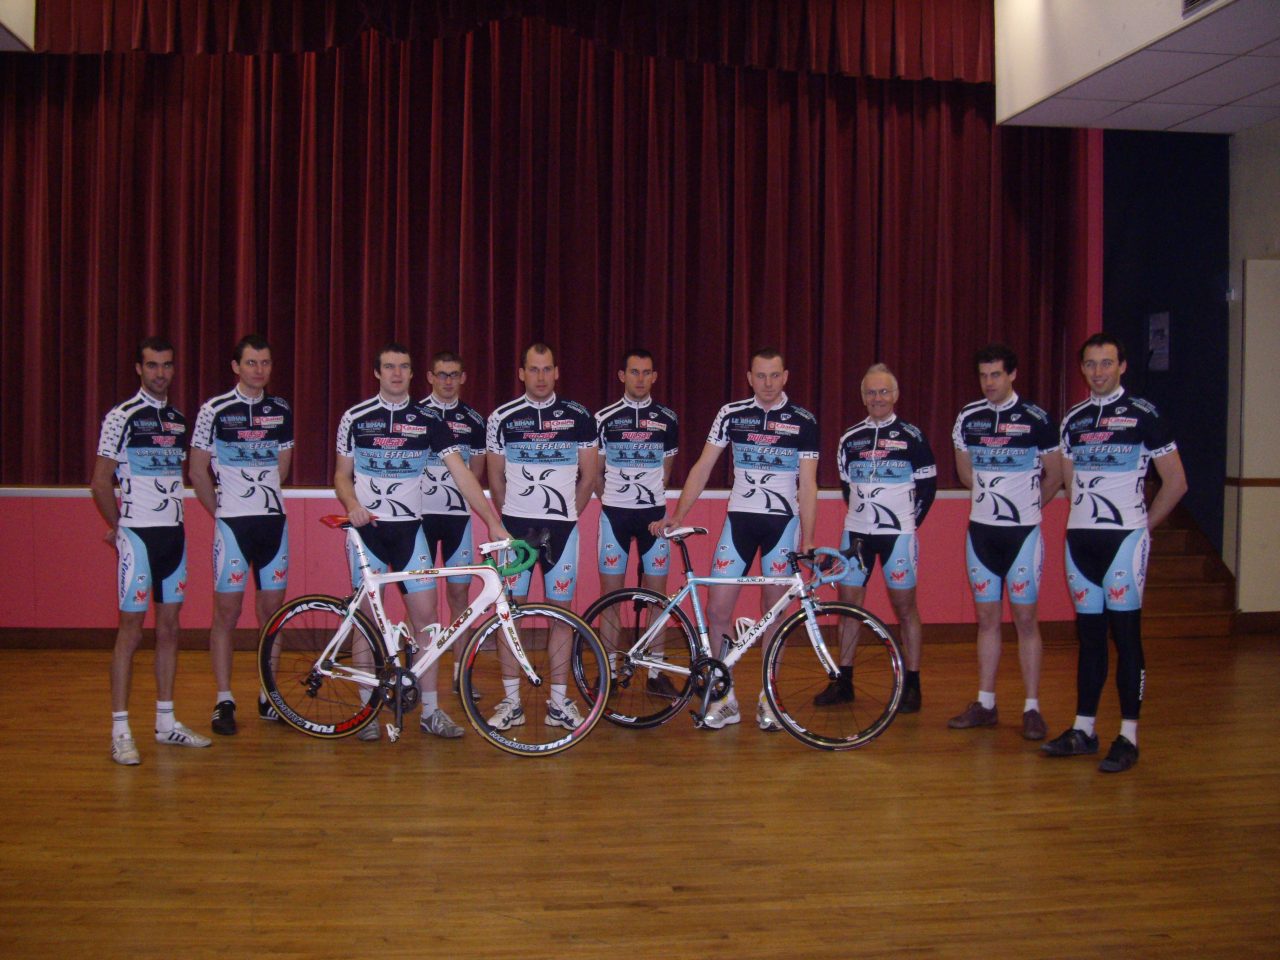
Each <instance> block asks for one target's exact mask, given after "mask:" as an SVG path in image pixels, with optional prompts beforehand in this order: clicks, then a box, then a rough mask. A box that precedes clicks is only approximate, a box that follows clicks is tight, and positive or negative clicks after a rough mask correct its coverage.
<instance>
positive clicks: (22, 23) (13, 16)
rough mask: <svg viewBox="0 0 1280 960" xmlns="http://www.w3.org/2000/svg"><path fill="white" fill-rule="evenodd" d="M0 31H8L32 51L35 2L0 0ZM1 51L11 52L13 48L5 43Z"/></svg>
mask: <svg viewBox="0 0 1280 960" xmlns="http://www.w3.org/2000/svg"><path fill="white" fill-rule="evenodd" d="M0 30H8V32H9V33H10V34H12V35H13V37H14V38H16V39H17V40H18V41H19V42H20V43H22V44H24V45H26V47H27V49H34V47H35V45H36V0H0ZM5 39H7V38H5ZM3 49H6V50H12V49H14V47H13V45H12V44H9V43H6V44H5V45H4V47H3Z"/></svg>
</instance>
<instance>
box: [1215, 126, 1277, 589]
mask: <svg viewBox="0 0 1280 960" xmlns="http://www.w3.org/2000/svg"><path fill="white" fill-rule="evenodd" d="M1230 243H1231V273H1230V280H1229V283H1230V286H1231V289H1232V290H1233V291H1235V295H1234V298H1233V300H1232V302H1231V305H1230V306H1231V309H1230V324H1231V329H1230V341H1231V353H1230V366H1229V370H1228V377H1229V378H1230V384H1229V408H1228V418H1227V423H1228V433H1227V476H1228V478H1234V479H1236V480H1243V481H1245V483H1248V482H1250V481H1252V482H1254V483H1259V482H1262V483H1267V482H1275V483H1280V419H1277V417H1278V415H1280V376H1278V375H1277V370H1280V121H1274V122H1272V123H1269V124H1266V125H1264V126H1261V127H1254V128H1253V129H1251V130H1246V131H1244V132H1243V133H1238V134H1236V135H1235V136H1234V137H1232V138H1231V241H1230ZM1224 496H1225V503H1224V507H1225V518H1224V525H1223V526H1224V529H1223V554H1224V556H1223V559H1224V560H1225V561H1226V562H1227V565H1228V566H1230V567H1231V568H1232V571H1233V572H1234V573H1235V575H1236V582H1237V587H1238V591H1237V596H1238V606H1239V609H1240V610H1242V611H1244V612H1247V613H1254V612H1274V611H1280V578H1278V577H1277V576H1276V571H1277V569H1280V486H1266V485H1261V486H1241V485H1235V484H1231V483H1228V486H1227V487H1226V489H1225V491H1224Z"/></svg>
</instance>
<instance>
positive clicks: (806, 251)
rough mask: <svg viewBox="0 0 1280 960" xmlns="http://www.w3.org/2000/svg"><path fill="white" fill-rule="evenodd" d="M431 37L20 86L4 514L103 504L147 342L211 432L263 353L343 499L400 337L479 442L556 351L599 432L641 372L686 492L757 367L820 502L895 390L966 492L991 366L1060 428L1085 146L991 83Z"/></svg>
mask: <svg viewBox="0 0 1280 960" xmlns="http://www.w3.org/2000/svg"><path fill="white" fill-rule="evenodd" d="M106 6H108V7H114V8H123V7H133V8H136V9H138V10H142V9H144V8H145V9H147V10H151V11H154V10H159V9H161V8H166V9H168V10H169V12H170V13H171V14H172V15H173V16H177V15H178V14H177V11H179V10H186V9H188V7H195V8H198V9H205V8H206V7H210V6H211V5H210V4H203V3H192V4H177V3H165V4H161V3H159V2H156V0H152V2H150V3H143V2H142V0H136V2H134V3H125V2H124V0H118V2H116V3H115V4H107V5H106ZM218 6H219V8H221V7H222V6H224V5H218ZM230 6H231V7H236V5H234V4H232V5H230ZM321 6H322V7H324V8H325V9H330V8H329V7H327V6H325V5H321ZM411 6H412V5H411ZM450 6H451V7H452V5H450ZM464 6H465V5H464ZM545 6H548V7H549V6H551V5H550V4H547V5H545ZM562 6H563V8H564V9H566V10H567V9H572V8H574V5H571V4H564V5H562ZM827 6H828V5H827V4H820V3H818V2H816V0H814V2H811V3H809V4H808V5H807V7H808V9H810V10H816V9H821V8H823V7H827ZM898 6H902V4H887V3H879V4H878V3H873V2H871V0H868V2H867V3H866V4H865V7H866V9H867V10H871V9H872V8H876V9H880V8H882V7H898ZM917 6H919V8H920V9H923V10H928V9H929V8H930V7H931V5H930V4H922V5H917ZM784 7H786V5H785V4H777V5H772V4H762V5H760V7H759V9H761V10H763V11H764V13H761V14H760V16H761V17H762V18H765V19H768V16H769V15H774V16H775V18H776V16H779V15H780V14H779V11H781V10H783V8H784ZM237 9H239V8H237ZM397 9H399V8H397ZM366 12H367V11H366ZM918 16H921V15H919V14H918ZM393 26H394V24H393ZM400 26H401V27H403V26H404V24H403V23H401V24H400ZM46 29H47V28H46ZM409 32H411V33H415V34H416V35H415V37H414V38H413V39H407V40H405V39H396V38H395V37H394V36H393V31H390V30H383V29H373V30H369V29H366V30H364V31H362V32H360V33H358V35H357V37H356V40H355V41H354V42H352V43H349V44H346V45H343V46H331V47H325V48H324V49H318V50H314V51H309V52H301V53H298V52H291V53H261V54H254V55H251V56H246V55H239V54H217V55H211V54H190V55H165V56H158V55H154V54H149V53H145V52H116V53H103V54H97V55H94V56H55V55H40V56H22V55H6V56H0V245H2V246H0V317H2V319H3V353H2V355H0V364H2V366H0V373H2V380H3V382H2V383H0V400H2V401H3V403H4V406H5V414H4V422H5V430H4V433H3V437H2V438H0V482H5V483H83V482H85V479H86V478H87V476H88V473H89V470H90V467H91V461H92V458H93V442H94V439H95V436H96V432H97V427H98V423H99V421H100V419H101V416H102V414H103V412H104V411H105V410H106V409H107V408H108V407H109V406H110V405H111V404H112V403H114V402H116V401H117V400H119V399H120V398H122V397H123V396H125V395H126V394H127V393H128V392H130V391H132V390H133V389H135V388H136V385H137V379H136V377H135V375H134V373H133V368H132V362H131V361H132V349H133V346H134V344H135V343H136V341H137V339H138V338H139V337H140V336H142V335H144V334H146V333H151V332H166V333H168V334H169V335H170V337H171V338H172V339H173V340H174V342H175V343H176V345H177V349H178V361H179V373H178V380H177V382H176V385H175V400H176V401H177V402H178V403H179V404H180V405H181V407H182V408H183V409H184V410H186V411H187V413H188V415H190V416H194V413H195V410H196V408H197V407H198V405H199V402H200V400H201V399H202V398H204V397H207V396H209V395H212V394H213V393H214V392H217V391H220V390H223V389H226V387H227V386H228V385H229V382H230V376H231V375H230V369H229V356H228V353H229V350H230V346H231V344H232V343H233V342H234V341H235V340H236V339H237V338H238V337H239V336H241V335H243V334H244V333H246V332H249V331H255V330H257V331H261V332H263V333H265V334H266V335H267V336H268V338H269V339H270V340H271V341H272V343H273V346H274V352H275V355H276V358H277V369H276V375H275V387H276V389H278V390H279V391H280V392H281V393H282V394H284V395H285V396H288V397H290V398H291V399H292V400H293V403H294V405H295V408H296V409H297V411H298V413H299V422H300V423H301V424H302V425H303V426H302V430H301V436H300V444H299V451H298V454H297V458H296V460H295V463H296V467H295V479H296V481H297V482H298V483H302V484H314V485H327V484H328V482H329V478H330V476H331V471H332V466H333V438H332V431H333V429H334V427H335V425H336V423H337V419H338V416H339V414H340V412H341V411H342V410H343V409H344V408H345V407H347V406H348V405H350V404H351V403H354V402H355V401H356V400H359V399H361V398H363V397H365V396H367V395H369V394H371V393H373V391H374V388H375V384H374V381H373V380H372V377H371V374H370V365H371V362H372V351H373V350H374V349H376V347H377V345H378V344H379V343H381V342H383V341H384V340H386V339H388V338H391V337H395V338H397V339H401V340H404V341H406V342H408V343H409V344H410V345H411V346H412V347H413V350H414V352H415V355H416V357H417V358H418V360H419V361H420V362H422V363H424V364H425V361H426V358H427V357H428V356H429V355H430V354H431V353H433V352H435V351H437V350H441V349H459V350H460V351H461V352H462V353H463V354H464V356H465V358H466V361H467V365H468V369H469V371H470V379H469V382H468V396H469V399H470V400H471V401H472V402H473V403H475V404H476V405H477V406H478V407H480V408H481V409H482V410H484V411H487V410H489V409H492V408H493V406H495V405H496V404H497V403H499V402H502V401H504V400H506V399H509V398H510V397H511V396H514V395H515V394H516V393H517V392H518V390H519V386H518V383H517V381H516V377H515V367H516V364H517V360H518V354H519V349H520V347H521V346H522V345H524V344H525V343H527V342H528V341H530V340H532V339H535V338H537V339H545V340H547V341H549V342H550V343H552V344H553V345H555V346H557V347H558V349H559V359H560V370H561V378H562V379H561V386H562V390H561V393H562V395H564V396H568V397H571V398H575V399H578V400H580V401H582V402H583V403H585V404H587V405H588V406H590V407H598V406H601V405H603V404H604V403H605V402H607V401H609V400H611V399H613V398H614V396H615V394H616V393H617V392H618V389H619V387H618V383H617V380H616V379H615V377H614V370H615V369H616V367H617V359H618V354H619V352H620V351H621V350H622V349H624V348H625V347H626V346H628V345H631V344H641V345H644V346H647V347H648V348H649V349H651V350H652V351H653V352H654V353H655V354H656V356H657V357H658V365H659V368H660V371H661V373H662V377H661V379H660V382H659V385H658V389H657V393H658V394H659V395H660V398H661V399H662V400H663V401H664V402H666V403H669V404H670V405H671V406H673V407H674V408H675V409H676V410H677V411H679V412H680V413H681V415H682V417H683V421H684V427H685V442H684V445H683V453H682V456H681V460H680V462H679V463H678V464H677V468H676V475H675V476H676V480H677V482H679V480H680V478H681V477H682V476H683V474H684V472H685V470H687V467H688V466H689V465H690V464H691V463H692V460H693V458H694V457H696V455H697V453H698V452H699V450H700V448H701V442H702V438H703V436H705V431H706V429H707V427H708V426H709V424H710V421H711V418H712V416H713V415H714V412H715V410H716V409H717V408H718V406H719V405H720V404H721V403H723V402H725V401H726V400H728V399H732V398H737V397H740V396H744V395H746V394H747V392H748V390H747V384H746V381H745V369H746V361H747V356H748V354H749V352H750V350H751V349H752V348H753V347H756V346H759V345H762V344H768V343H772V344H776V345H778V346H779V347H781V348H782V349H783V350H784V351H785V352H786V354H787V358H788V365H789V368H790V370H791V383H790V387H789V389H790V392H791V393H792V394H793V396H795V397H796V399H797V400H798V401H800V402H801V403H803V404H805V405H807V406H809V407H810V408H811V409H813V410H814V411H815V413H817V415H818V416H819V419H820V422H821V425H822V435H823V443H824V452H825V453H826V454H828V455H827V456H825V457H824V460H823V464H822V467H821V473H820V476H821V480H822V482H823V483H824V484H827V485H833V484H834V483H835V474H834V457H832V456H830V453H831V452H832V451H833V450H834V446H835V442H836V439H837V438H838V437H839V435H840V433H841V432H842V430H843V429H844V428H845V427H847V426H848V425H849V424H850V423H852V422H854V421H855V420H857V419H860V418H861V416H863V415H865V411H863V409H862V406H861V403H860V401H859V398H858V393H857V382H858V380H859V378H860V376H861V372H862V370H863V369H865V367H866V366H867V365H869V364H870V363H872V362H874V361H877V360H883V361H885V362H887V363H889V364H890V365H891V366H892V367H894V368H895V369H896V370H897V371H898V373H899V377H900V379H901V382H902V388H903V398H902V403H901V406H900V410H901V412H902V413H903V415H904V416H906V417H907V418H908V419H911V420H914V421H915V422H917V423H919V424H920V425H921V426H922V427H923V428H924V429H925V430H926V432H927V433H928V434H929V436H930V437H931V439H932V441H933V444H934V447H935V450H936V451H937V452H938V453H939V455H940V461H941V464H942V467H943V474H944V482H946V481H947V480H948V479H949V475H948V471H949V470H950V457H949V456H948V455H947V454H946V448H947V446H948V444H949V439H948V437H949V434H950V428H951V423H952V420H953V418H954V416H955V412H956V410H957V409H958V408H959V406H960V405H961V404H962V403H963V402H964V401H965V400H968V399H972V396H973V395H974V394H975V383H974V377H973V371H972V369H971V364H970V362H969V358H970V356H971V354H972V351H973V349H974V348H976V347H977V346H979V345H981V344H982V343H985V342H986V341H987V340H989V339H992V338H1001V339H1005V340H1007V341H1008V342H1010V343H1011V344H1012V345H1013V346H1014V347H1015V349H1018V350H1019V352H1020V353H1021V354H1022V355H1023V356H1024V358H1025V359H1024V361H1023V367H1022V370H1021V371H1020V376H1019V385H1020V387H1022V388H1023V389H1024V390H1025V391H1026V392H1027V393H1028V394H1029V395H1031V396H1034V397H1037V398H1041V402H1042V403H1045V404H1046V405H1049V406H1051V407H1053V408H1054V410H1055V412H1057V411H1059V410H1060V409H1061V407H1060V406H1058V404H1059V398H1060V397H1061V396H1062V394H1063V390H1064V386H1063V383H1064V371H1065V369H1066V354H1065V350H1066V344H1065V341H1064V338H1063V336H1062V333H1061V331H1062V330H1063V329H1064V328H1065V325H1066V323H1067V322H1068V321H1070V320H1071V318H1073V317H1078V316H1079V315H1080V314H1081V313H1082V312H1083V309H1084V306H1083V304H1084V296H1085V292H1084V289H1083V282H1082V277H1083V262H1084V249H1083V245H1082V244H1081V242H1080V240H1079V237H1080V235H1081V231H1080V224H1081V222H1082V220H1083V218H1084V216H1085V211H1084V209H1083V208H1082V207H1081V204H1080V200H1079V197H1080V189H1079V186H1078V184H1079V183H1080V182H1082V179H1083V178H1081V177H1080V175H1079V174H1080V165H1081V163H1082V158H1083V156H1084V150H1083V143H1084V141H1083V139H1082V137H1081V136H1080V135H1078V134H1075V133H1072V132H1069V131H1060V130H1029V129H997V128H995V126H994V124H993V120H992V113H993V91H992V88H991V86H990V85H989V84H971V83H960V82H947V83H939V82H934V81H928V80H922V81H904V80H876V79H868V78H865V77H849V76H842V75H836V74H833V73H811V72H798V71H789V70H779V69H774V70H760V69H747V68H741V67H736V66H731V65H713V64H710V63H704V62H699V61H696V60H690V59H684V58H674V59H668V58H662V57H653V56H645V55H642V54H639V53H629V52H625V51H622V50H619V49H616V48H614V47H612V46H610V45H606V44H604V43H601V42H597V41H595V40H591V39H586V38H584V37H583V35H582V34H581V32H580V31H577V30H575V29H571V28H570V27H567V26H559V25H556V24H554V23H551V22H549V20H548V19H545V18H543V17H517V18H508V19H503V20H498V21H493V22H489V23H486V24H485V25H483V26H482V27H480V28H478V29H474V30H470V31H464V32H459V33H457V34H456V35H451V36H434V37H431V36H427V35H426V31H420V30H410V31H409ZM671 42H674V41H671ZM322 46H323V45H322ZM695 46H696V45H695ZM738 46H740V45H738ZM810 46H812V45H810ZM423 380H424V382H423V383H422V384H421V388H422V392H423V393H425V392H426V389H427V386H426V384H425V377H424V378H423ZM719 479H720V480H721V481H723V477H721V478H719Z"/></svg>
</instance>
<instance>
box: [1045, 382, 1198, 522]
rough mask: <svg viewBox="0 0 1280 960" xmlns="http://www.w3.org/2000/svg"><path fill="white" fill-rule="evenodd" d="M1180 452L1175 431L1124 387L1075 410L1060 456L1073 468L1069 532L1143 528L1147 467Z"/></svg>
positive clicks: (1066, 420)
mask: <svg viewBox="0 0 1280 960" xmlns="http://www.w3.org/2000/svg"><path fill="white" fill-rule="evenodd" d="M1177 449H1178V446H1177V444H1176V443H1174V440H1173V431H1172V429H1171V428H1170V426H1169V424H1168V422H1167V421H1165V420H1164V419H1163V418H1162V417H1161V416H1160V414H1159V413H1158V412H1157V411H1156V408H1155V406H1154V405H1153V404H1151V403H1150V402H1148V401H1146V400H1143V399H1142V398H1141V397H1134V396H1131V395H1129V394H1128V393H1126V392H1125V389H1124V387H1121V388H1120V389H1118V390H1117V391H1116V392H1115V393H1113V394H1111V395H1110V396H1107V397H1094V396H1091V397H1089V399H1088V400H1085V401H1083V402H1081V403H1078V404H1076V405H1075V406H1074V407H1072V408H1071V409H1070V410H1069V411H1068V412H1067V415H1066V417H1064V418H1063V420H1062V452H1063V455H1064V456H1065V457H1066V458H1067V459H1068V460H1069V461H1071V467H1072V478H1071V513H1070V514H1069V515H1068V517H1067V528H1068V529H1077V530H1140V529H1142V528H1143V527H1145V526H1146V525H1147V504H1146V500H1145V499H1144V497H1143V494H1144V490H1143V486H1144V484H1143V481H1144V480H1145V478H1146V476H1147V467H1148V465H1149V464H1150V462H1151V459H1152V458H1153V457H1163V456H1164V455H1166V454H1169V453H1172V452H1174V451H1175V450H1177Z"/></svg>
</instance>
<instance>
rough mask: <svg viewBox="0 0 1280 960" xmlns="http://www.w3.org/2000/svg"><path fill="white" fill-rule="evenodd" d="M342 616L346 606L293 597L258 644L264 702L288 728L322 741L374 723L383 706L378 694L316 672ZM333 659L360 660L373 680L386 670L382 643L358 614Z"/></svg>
mask: <svg viewBox="0 0 1280 960" xmlns="http://www.w3.org/2000/svg"><path fill="white" fill-rule="evenodd" d="M346 616H347V601H345V600H340V599H338V598H337V597H330V596H325V595H323V594H312V595H309V596H304V597H298V598H296V599H294V600H290V601H289V602H288V603H286V604H285V605H284V606H282V607H280V609H278V610H277V611H276V612H275V613H273V614H272V615H271V618H270V619H269V620H268V621H267V623H266V626H264V627H263V628H262V632H261V634H260V635H259V638H258V676H259V678H260V680H261V681H262V689H263V690H264V691H265V692H266V694H267V700H268V701H269V702H270V703H271V705H272V706H273V707H275V709H276V713H278V714H279V715H280V719H282V720H283V721H284V722H285V723H287V724H288V725H289V726H291V727H293V728H294V729H296V730H301V731H302V732H303V733H305V734H308V735H310V736H313V737H320V738H321V739H325V740H336V739H339V738H341V737H349V736H351V735H352V734H353V733H358V732H359V731H360V730H362V729H364V728H365V727H366V726H368V725H369V724H370V723H376V722H377V719H376V718H377V715H378V710H379V708H380V707H381V706H382V699H381V697H379V696H377V690H375V689H373V688H370V687H366V686H362V685H360V684H357V683H355V682H353V681H351V680H344V679H341V678H337V677H326V676H322V675H321V674H320V673H319V671H318V669H317V667H318V662H317V661H318V658H319V656H320V653H321V652H322V651H323V650H324V649H325V647H327V646H328V644H329V641H330V640H331V639H332V638H333V635H334V634H335V633H336V632H337V630H338V628H339V626H340V625H341V624H342V621H343V620H345V619H346ZM357 643H360V644H361V645H362V646H363V649H361V648H360V647H357V646H355V645H356V644H357ZM365 650H367V653H366V652H365ZM335 659H336V660H337V661H339V662H342V661H348V662H357V663H358V662H360V660H361V659H363V660H364V661H365V663H364V665H365V666H366V667H367V669H369V671H370V672H371V673H375V674H376V673H379V672H380V671H381V670H382V669H383V667H384V666H385V665H386V655H385V653H384V651H383V649H382V638H381V637H379V636H378V631H377V629H376V628H375V627H374V626H373V624H372V623H370V622H369V618H368V617H366V616H365V615H364V614H363V613H362V612H361V611H359V610H357V611H356V615H355V618H354V620H353V621H352V627H351V629H350V630H349V631H348V632H347V635H346V637H344V638H343V640H342V643H341V645H340V646H339V648H338V651H337V656H336V658H335Z"/></svg>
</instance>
